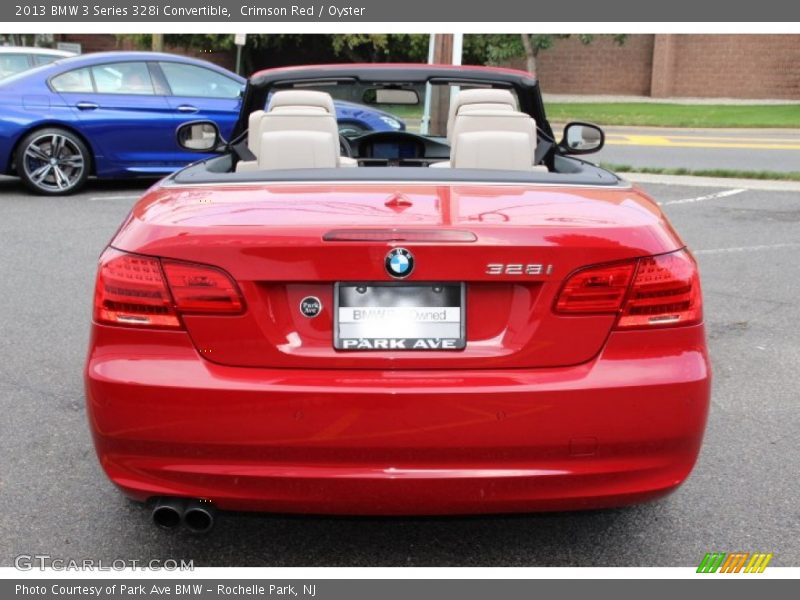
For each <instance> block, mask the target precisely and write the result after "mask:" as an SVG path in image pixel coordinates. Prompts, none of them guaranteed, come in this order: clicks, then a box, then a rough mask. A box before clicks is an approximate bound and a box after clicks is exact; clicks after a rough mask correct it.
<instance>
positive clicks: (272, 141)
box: [236, 90, 358, 172]
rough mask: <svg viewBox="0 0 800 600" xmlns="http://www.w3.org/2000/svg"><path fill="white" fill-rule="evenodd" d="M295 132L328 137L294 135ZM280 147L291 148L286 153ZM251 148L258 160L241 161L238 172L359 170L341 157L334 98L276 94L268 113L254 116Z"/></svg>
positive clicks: (353, 162) (314, 94)
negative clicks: (352, 168)
mask: <svg viewBox="0 0 800 600" xmlns="http://www.w3.org/2000/svg"><path fill="white" fill-rule="evenodd" d="M293 132H301V133H302V132H306V133H307V132H317V133H321V134H325V135H324V136H321V135H290V134H291V133H293ZM274 134H281V135H274ZM304 142H305V143H308V144H309V148H308V155H307V156H306V157H305V158H303V156H302V155H303V152H302V144H303V143H304ZM280 144H287V146H286V148H285V149H282V148H281V147H280ZM323 144H327V146H329V147H330V149H331V152H332V153H333V156H334V158H335V160H334V161H333V164H331V161H330V160H329V156H328V153H327V151H326V152H325V154H323V153H322V147H323V146H322V145H323ZM247 147H248V148H249V150H250V152H252V153H253V154H254V155H255V156H256V160H252V161H239V162H238V163H237V164H236V171H237V172H242V171H259V170H262V169H278V168H282V169H289V168H313V167H319V168H326V167H327V168H331V167H357V166H358V161H356V160H355V159H352V158H348V157H344V156H340V155H339V127H338V124H337V122H336V109H335V107H334V104H333V98H332V97H331V95H330V94H326V93H324V92H317V91H313V90H282V91H279V92H275V94H273V95H272V97H271V98H270V101H269V106H268V110H266V111H263V110H257V111H254V112H253V113H251V114H250V117H249V119H248V135H247ZM284 150H285V151H284ZM290 165H296V166H290Z"/></svg>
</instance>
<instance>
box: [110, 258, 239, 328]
mask: <svg viewBox="0 0 800 600" xmlns="http://www.w3.org/2000/svg"><path fill="white" fill-rule="evenodd" d="M243 310H244V300H243V298H242V295H241V293H240V292H239V288H238V287H237V286H236V283H235V282H234V281H233V279H231V277H230V275H228V274H227V273H225V272H224V271H222V270H220V269H217V268H216V267H211V266H207V265H199V264H194V263H184V262H181V261H174V260H168V261H167V260H165V261H163V262H162V261H161V260H159V259H158V258H154V257H151V256H141V255H138V254H129V253H126V252H120V251H119V250H115V249H114V248H109V249H107V250H106V251H105V252H104V253H103V255H102V256H101V257H100V267H99V269H98V272H97V284H96V286H95V295H94V320H95V321H96V322H98V323H103V324H106V325H124V326H129V327H150V328H159V329H179V328H180V327H181V321H180V315H181V314H184V313H192V314H240V313H241V312H242V311H243Z"/></svg>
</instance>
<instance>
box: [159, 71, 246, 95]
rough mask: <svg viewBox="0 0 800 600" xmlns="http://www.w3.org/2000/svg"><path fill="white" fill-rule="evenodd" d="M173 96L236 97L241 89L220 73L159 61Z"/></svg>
mask: <svg viewBox="0 0 800 600" xmlns="http://www.w3.org/2000/svg"><path fill="white" fill-rule="evenodd" d="M159 66H160V67H161V70H162V71H163V72H164V77H166V78H167V83H168V84H169V87H170V89H171V90H172V95H173V96H191V97H195V98H230V99H233V98H238V97H239V94H240V93H241V91H242V86H241V84H240V83H239V82H237V81H235V80H233V79H231V78H229V77H226V76H225V75H222V74H220V73H217V72H215V71H212V70H211V69H206V68H203V67H197V66H195V65H185V64H181V63H171V62H161V63H159Z"/></svg>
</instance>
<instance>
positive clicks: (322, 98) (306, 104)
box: [267, 90, 336, 115]
mask: <svg viewBox="0 0 800 600" xmlns="http://www.w3.org/2000/svg"><path fill="white" fill-rule="evenodd" d="M287 108H314V109H317V110H323V111H325V112H326V113H328V114H329V115H336V108H335V107H334V106H333V98H332V97H331V95H330V94H326V93H325V92H317V91H314V90H281V91H279V92H275V93H274V94H273V95H272V96H271V97H270V99H269V105H268V106H267V111H268V112H272V111H276V110H284V109H287Z"/></svg>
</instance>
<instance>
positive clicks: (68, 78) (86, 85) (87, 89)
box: [50, 68, 94, 94]
mask: <svg viewBox="0 0 800 600" xmlns="http://www.w3.org/2000/svg"><path fill="white" fill-rule="evenodd" d="M50 85H51V86H52V87H53V89H54V90H55V91H57V92H65V93H75V94H85V93H89V94H91V93H92V92H94V86H93V85H92V76H91V74H90V73H89V69H88V68H84V69H75V70H74V71H67V72H66V73H62V74H61V75H57V76H56V77H53V79H51V80H50Z"/></svg>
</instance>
